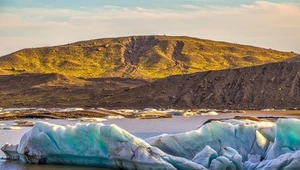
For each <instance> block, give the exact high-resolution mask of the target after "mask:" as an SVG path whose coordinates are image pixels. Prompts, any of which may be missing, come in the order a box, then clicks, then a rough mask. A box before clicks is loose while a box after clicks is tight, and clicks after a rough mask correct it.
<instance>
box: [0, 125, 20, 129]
mask: <svg viewBox="0 0 300 170" xmlns="http://www.w3.org/2000/svg"><path fill="white" fill-rule="evenodd" d="M0 129H1V130H20V129H22V128H21V127H17V126H5V127H0Z"/></svg>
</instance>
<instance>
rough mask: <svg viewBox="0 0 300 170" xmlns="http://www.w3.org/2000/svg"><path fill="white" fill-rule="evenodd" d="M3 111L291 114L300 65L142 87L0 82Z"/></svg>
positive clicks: (78, 81)
mask: <svg viewBox="0 0 300 170" xmlns="http://www.w3.org/2000/svg"><path fill="white" fill-rule="evenodd" d="M0 89H1V90H0V106H1V107H24V106H25V107H74V106H76V107H105V108H137V109H141V108H145V107H153V108H216V109H265V108H276V109H294V108H298V107H299V101H300V96H299V94H300V62H297V61H291V62H281V63H271V64H265V65H260V66H253V67H247V68H238V69H228V70H220V71H208V72H200V73H193V74H187V75H176V76H171V77H168V78H163V79H159V80H156V81H154V82H146V81H144V80H138V79H128V78H89V79H83V78H76V77H70V76H69V77H67V76H63V75H57V74H46V75H44V74H17V75H2V76H0Z"/></svg>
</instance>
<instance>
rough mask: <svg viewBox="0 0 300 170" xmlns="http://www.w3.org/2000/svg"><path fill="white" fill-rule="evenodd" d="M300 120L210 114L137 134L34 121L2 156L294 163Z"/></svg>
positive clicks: (167, 167)
mask: <svg viewBox="0 0 300 170" xmlns="http://www.w3.org/2000/svg"><path fill="white" fill-rule="evenodd" d="M299 129H300V120H298V119H290V118H289V119H278V120H277V121H276V122H272V121H268V120H259V121H255V120H247V119H229V120H215V121H211V122H209V123H206V124H204V125H202V126H201V127H200V128H198V129H196V130H192V131H189V132H185V133H178V134H171V135H168V134H163V135H160V136H155V137H151V138H148V139H144V140H143V139H140V138H138V137H135V136H134V135H132V134H130V133H129V132H127V131H125V130H124V129H122V128H120V127H118V126H116V125H105V124H102V123H89V124H81V123H78V124H76V125H75V126H70V125H68V126H60V125H55V124H50V123H46V122H37V123H35V125H34V126H33V128H32V129H31V130H30V131H29V132H27V133H26V134H24V136H23V137H22V138H21V140H20V143H19V144H17V145H10V144H6V145H5V146H3V147H2V148H1V150H2V151H3V152H4V153H5V155H6V157H7V159H11V160H18V161H21V162H24V163H32V164H68V165H83V166H97V167H102V168H110V169H128V170H131V169H132V170H134V169H138V170H139V169H141V170H144V169H152V170H154V169H155V170H156V169H157V170H163V169H164V170H173V169H174V170H176V169H178V170H196V169H197V170H198V169H203V170H205V169H212V170H217V169H218V170H222V169H224V170H226V169H230V170H231V169H232V170H242V169H249V170H254V169H300V133H299Z"/></svg>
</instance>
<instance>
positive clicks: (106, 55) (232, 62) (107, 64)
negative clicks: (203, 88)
mask: <svg viewBox="0 0 300 170" xmlns="http://www.w3.org/2000/svg"><path fill="white" fill-rule="evenodd" d="M294 56H296V54H295V53H293V52H279V51H276V50H271V49H264V48H259V47H253V46H246V45H239V44H232V43H226V42H217V41H210V40H203V39H197V38H190V37H172V36H131V37H121V38H105V39H95V40H89V41H81V42H76V43H72V44H67V45H61V46H54V47H42V48H31V49H23V50H20V51H17V52H14V53H12V54H9V55H6V56H3V57H0V74H8V73H11V74H21V73H39V74H41V73H43V74H45V73H46V74H48V73H55V74H61V75H66V76H74V77H81V78H105V77H106V78H107V77H124V78H137V79H144V80H150V81H153V80H156V79H159V78H165V77H168V76H172V75H181V74H190V73H195V72H203V71H212V70H223V69H230V68H241V67H249V66H255V65H261V64H266V63H272V62H280V61H284V60H287V59H290V58H293V57H294ZM1 70H2V71H1Z"/></svg>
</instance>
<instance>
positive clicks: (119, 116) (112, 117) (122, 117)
mask: <svg viewBox="0 0 300 170" xmlns="http://www.w3.org/2000/svg"><path fill="white" fill-rule="evenodd" d="M124 118H125V117H124V116H121V115H116V116H114V115H110V116H106V117H105V119H124Z"/></svg>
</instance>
